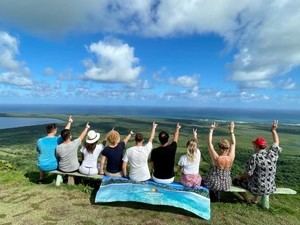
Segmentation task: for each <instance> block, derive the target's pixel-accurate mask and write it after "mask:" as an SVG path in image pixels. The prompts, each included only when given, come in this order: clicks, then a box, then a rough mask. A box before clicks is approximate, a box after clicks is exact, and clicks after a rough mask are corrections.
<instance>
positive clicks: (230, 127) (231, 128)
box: [228, 121, 234, 133]
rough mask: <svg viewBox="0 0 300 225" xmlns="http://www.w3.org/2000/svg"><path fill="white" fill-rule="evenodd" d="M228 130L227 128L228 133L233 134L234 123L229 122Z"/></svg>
mask: <svg viewBox="0 0 300 225" xmlns="http://www.w3.org/2000/svg"><path fill="white" fill-rule="evenodd" d="M228 128H229V132H230V133H233V132H234V122H233V121H231V122H230V124H229V126H228Z"/></svg>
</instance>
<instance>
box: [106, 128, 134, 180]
mask: <svg viewBox="0 0 300 225" xmlns="http://www.w3.org/2000/svg"><path fill="white" fill-rule="evenodd" d="M132 135H133V132H132V131H130V133H129V134H128V135H127V136H126V137H125V138H124V140H123V141H120V140H121V138H120V134H119V132H118V131H116V130H114V129H112V130H111V131H110V132H108V134H107V135H106V142H107V146H106V147H105V148H104V149H103V151H102V152H101V163H100V175H104V165H105V164H106V171H105V175H107V176H117V177H121V176H122V158H123V154H124V150H125V145H126V144H127V142H128V141H129V139H130V137H131V136H132Z"/></svg>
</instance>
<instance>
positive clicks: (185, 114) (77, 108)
mask: <svg viewBox="0 0 300 225" xmlns="http://www.w3.org/2000/svg"><path fill="white" fill-rule="evenodd" d="M0 113H25V114H26V113H34V114H39V115H45V114H66V115H100V116H101V115H105V116H124V117H128V116H130V117H145V118H170V119H172V118H178V119H193V120H204V121H213V120H216V121H224V122H225V121H231V120H232V121H236V122H240V123H271V121H272V120H275V119H276V120H279V121H280V123H281V124H291V125H297V126H300V111H299V110H275V109H274V110H271V109H229V108H224V109H222V108H187V107H149V106H90V105H86V106H84V105H21V106H20V105H0Z"/></svg>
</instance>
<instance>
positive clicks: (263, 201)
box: [260, 195, 270, 209]
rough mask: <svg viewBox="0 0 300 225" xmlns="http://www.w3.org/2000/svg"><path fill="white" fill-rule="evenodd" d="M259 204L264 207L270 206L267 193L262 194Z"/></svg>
mask: <svg viewBox="0 0 300 225" xmlns="http://www.w3.org/2000/svg"><path fill="white" fill-rule="evenodd" d="M260 204H261V206H262V207H263V208H264V209H269V208H270V201H269V195H263V196H262V197H261V200H260Z"/></svg>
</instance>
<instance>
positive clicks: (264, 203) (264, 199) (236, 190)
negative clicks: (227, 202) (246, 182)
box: [226, 186, 297, 209]
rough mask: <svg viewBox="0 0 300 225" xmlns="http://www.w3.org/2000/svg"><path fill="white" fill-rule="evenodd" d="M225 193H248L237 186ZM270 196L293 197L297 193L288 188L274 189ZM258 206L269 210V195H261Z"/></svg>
mask: <svg viewBox="0 0 300 225" xmlns="http://www.w3.org/2000/svg"><path fill="white" fill-rule="evenodd" d="M226 192H232V193H241V192H244V193H245V192H249V191H248V190H247V189H244V188H242V187H237V186H231V188H230V189H229V190H227V191H226ZM272 194H284V195H295V194H297V192H296V191H295V190H293V189H290V188H276V191H275V192H274V193H272ZM260 204H261V206H262V207H263V208H265V209H269V208H270V200H269V195H263V196H262V198H261V201H260Z"/></svg>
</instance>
